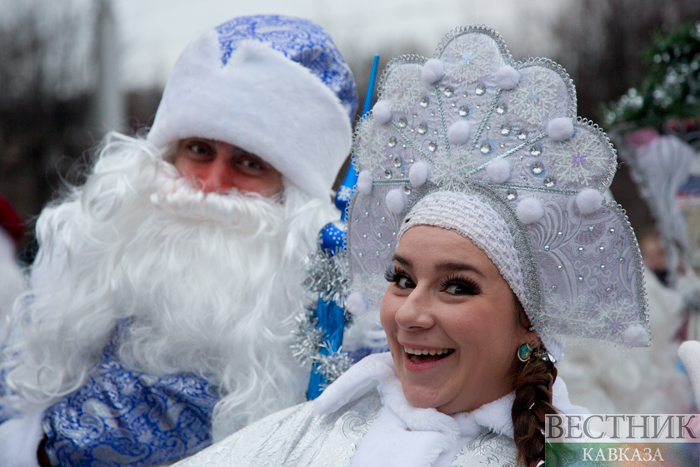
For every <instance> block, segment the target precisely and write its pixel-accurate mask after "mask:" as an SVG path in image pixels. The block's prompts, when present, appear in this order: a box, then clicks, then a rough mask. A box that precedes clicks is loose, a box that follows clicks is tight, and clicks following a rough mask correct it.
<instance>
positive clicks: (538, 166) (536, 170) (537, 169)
mask: <svg viewBox="0 0 700 467" xmlns="http://www.w3.org/2000/svg"><path fill="white" fill-rule="evenodd" d="M530 171H531V172H532V173H533V174H535V175H539V174H541V173H542V172H544V164H542V162H535V163H533V164H532V165H531V166H530Z"/></svg>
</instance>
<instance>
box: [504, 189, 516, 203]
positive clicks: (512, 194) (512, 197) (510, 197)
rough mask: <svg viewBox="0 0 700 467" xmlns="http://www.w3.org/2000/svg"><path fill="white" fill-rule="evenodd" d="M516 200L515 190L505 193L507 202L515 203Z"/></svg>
mask: <svg viewBox="0 0 700 467" xmlns="http://www.w3.org/2000/svg"><path fill="white" fill-rule="evenodd" d="M517 198H518V192H517V191H515V190H508V191H506V199H507V200H508V201H515V200H516V199H517Z"/></svg>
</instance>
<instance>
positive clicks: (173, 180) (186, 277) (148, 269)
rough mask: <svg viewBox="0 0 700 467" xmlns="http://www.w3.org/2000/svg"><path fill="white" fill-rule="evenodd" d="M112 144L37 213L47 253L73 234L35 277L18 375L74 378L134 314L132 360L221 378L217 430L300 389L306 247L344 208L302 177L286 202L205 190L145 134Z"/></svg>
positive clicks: (54, 389)
mask: <svg viewBox="0 0 700 467" xmlns="http://www.w3.org/2000/svg"><path fill="white" fill-rule="evenodd" d="M113 145H114V146H115V147H113V148H110V146H108V147H107V150H110V153H107V154H104V153H103V155H102V156H101V158H100V159H99V161H98V162H97V164H96V166H95V169H94V174H92V175H91V176H90V177H89V178H88V181H87V183H86V184H85V186H84V187H83V188H81V189H77V190H75V191H74V192H73V193H72V195H71V196H70V198H69V200H68V201H66V202H64V203H62V204H60V205H57V206H55V207H52V208H49V209H47V210H45V212H44V213H42V216H41V217H40V219H39V221H38V224H37V232H38V234H39V240H40V245H41V247H42V253H44V250H46V249H47V248H48V251H51V245H52V243H54V242H56V243H58V242H61V243H63V245H64V246H65V249H64V250H65V257H64V258H65V259H64V260H55V259H54V260H53V261H54V265H53V266H49V267H47V268H44V269H51V268H54V269H56V271H54V272H53V273H50V274H49V275H50V276H52V279H51V280H47V279H45V278H43V279H42V280H41V281H40V282H44V284H43V287H42V286H38V289H37V288H36V287H37V283H36V282H37V281H35V283H34V285H35V290H34V294H35V297H36V298H35V299H34V301H33V302H32V304H31V305H30V306H29V307H28V309H27V310H26V312H25V313H24V317H25V320H27V322H28V323H31V325H30V326H23V327H22V331H23V338H21V339H19V340H17V341H16V342H15V343H14V345H13V346H12V347H11V348H10V351H20V350H21V353H20V355H21V356H22V358H21V360H20V362H19V365H18V366H17V367H16V368H15V369H14V370H13V371H12V372H11V373H10V375H9V377H8V382H9V383H10V385H11V387H13V388H14V389H15V390H16V391H18V393H19V394H21V395H22V396H23V397H25V398H26V399H29V400H32V399H38V400H40V401H42V400H43V401H46V400H49V399H51V398H54V397H57V396H61V395H64V394H68V393H70V392H72V391H74V390H75V389H77V388H78V387H80V385H81V384H82V382H83V381H84V379H85V376H86V375H87V373H88V372H89V371H90V370H91V368H92V367H93V366H94V364H95V363H96V361H97V359H98V358H99V356H100V354H101V352H102V349H103V347H104V346H105V345H106V343H107V342H108V341H109V339H110V338H111V336H112V333H113V331H114V329H115V326H116V324H117V323H118V322H120V321H121V320H125V319H126V320H128V322H129V327H128V332H126V333H123V336H122V335H120V337H121V340H120V345H119V350H118V353H119V357H120V359H121V360H122V361H123V362H124V364H125V365H126V366H127V367H129V368H134V369H138V370H141V371H145V372H147V373H150V374H155V375H158V374H172V373H196V374H199V375H201V376H204V377H206V378H207V379H209V380H210V381H211V382H212V383H213V384H215V385H216V386H217V387H218V388H219V390H220V392H221V394H222V395H223V398H222V399H221V400H220V402H219V403H218V404H217V406H216V408H215V416H214V437H215V439H220V438H223V437H224V436H226V435H228V434H230V433H231V432H233V431H235V430H237V429H239V428H241V427H243V426H245V425H246V424H248V423H250V422H252V421H255V420H257V419H259V418H262V417H263V416H265V415H267V414H269V413H272V412H275V411H277V410H280V409H282V408H285V407H288V406H291V405H294V404H296V403H298V402H301V401H302V400H303V398H304V391H305V389H306V383H307V381H308V379H307V377H308V368H307V369H302V368H301V367H300V366H299V365H298V363H296V362H295V361H294V359H293V358H292V356H291V353H290V350H289V344H290V342H291V331H292V329H293V327H294V322H293V317H294V315H296V314H297V313H299V312H300V311H301V310H302V309H303V307H304V306H305V305H306V304H308V302H309V298H310V297H309V296H308V295H307V294H306V293H305V292H304V290H303V288H302V286H301V282H302V280H303V258H304V257H305V255H306V254H308V253H309V252H310V251H311V250H312V248H313V247H314V243H315V242H314V238H315V236H316V234H317V232H318V230H319V228H320V227H321V226H322V225H323V224H324V223H325V222H327V221H328V220H329V218H330V217H333V214H332V210H331V209H330V205H329V203H323V202H321V201H320V200H313V199H312V198H310V197H309V196H307V195H306V194H304V193H303V192H302V191H301V190H300V189H298V188H296V187H294V186H287V188H286V189H285V193H284V197H283V200H282V202H276V201H274V200H270V199H265V198H261V197H260V196H249V195H242V194H239V193H230V194H225V195H220V194H208V195H207V194H204V193H202V192H200V191H196V190H194V189H193V188H192V187H191V186H190V184H189V183H187V182H185V181H184V180H183V179H181V178H179V177H178V175H177V172H176V171H175V169H174V167H172V166H171V165H169V164H166V163H164V162H162V160H160V159H159V158H158V157H155V156H154V155H153V154H152V152H149V150H148V149H149V148H148V146H147V144H146V143H145V142H143V141H140V140H132V139H127V140H125V141H124V142H122V143H113ZM112 153H114V154H112ZM325 205H328V206H325ZM62 249H63V247H59V250H58V251H61V250H62ZM43 259H44V262H48V263H50V262H51V260H52V259H51V258H50V257H47V255H45V254H44V255H43ZM64 261H65V265H64V266H62V265H61V264H62V263H63V262H64ZM56 262H57V263H58V265H56V264H55V263H56ZM40 269H41V268H40ZM39 275H41V274H39ZM42 366H43V367H44V370H42V371H41V372H40V371H39V368H40V367H42ZM46 368H49V369H50V370H48V371H47V370H45V369H46ZM36 381H39V384H38V385H37V384H36Z"/></svg>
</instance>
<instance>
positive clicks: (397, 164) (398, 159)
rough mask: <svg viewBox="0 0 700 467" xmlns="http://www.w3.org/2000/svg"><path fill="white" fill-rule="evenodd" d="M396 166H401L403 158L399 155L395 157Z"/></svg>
mask: <svg viewBox="0 0 700 467" xmlns="http://www.w3.org/2000/svg"><path fill="white" fill-rule="evenodd" d="M394 167H401V158H400V157H398V156H396V157H394Z"/></svg>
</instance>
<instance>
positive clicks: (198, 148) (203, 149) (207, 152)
mask: <svg viewBox="0 0 700 467" xmlns="http://www.w3.org/2000/svg"><path fill="white" fill-rule="evenodd" d="M187 149H189V150H190V152H192V153H194V154H196V155H198V156H205V157H211V156H212V155H213V154H214V149H213V148H212V147H211V146H210V145H208V144H206V143H201V142H193V143H190V144H188V145H187Z"/></svg>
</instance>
